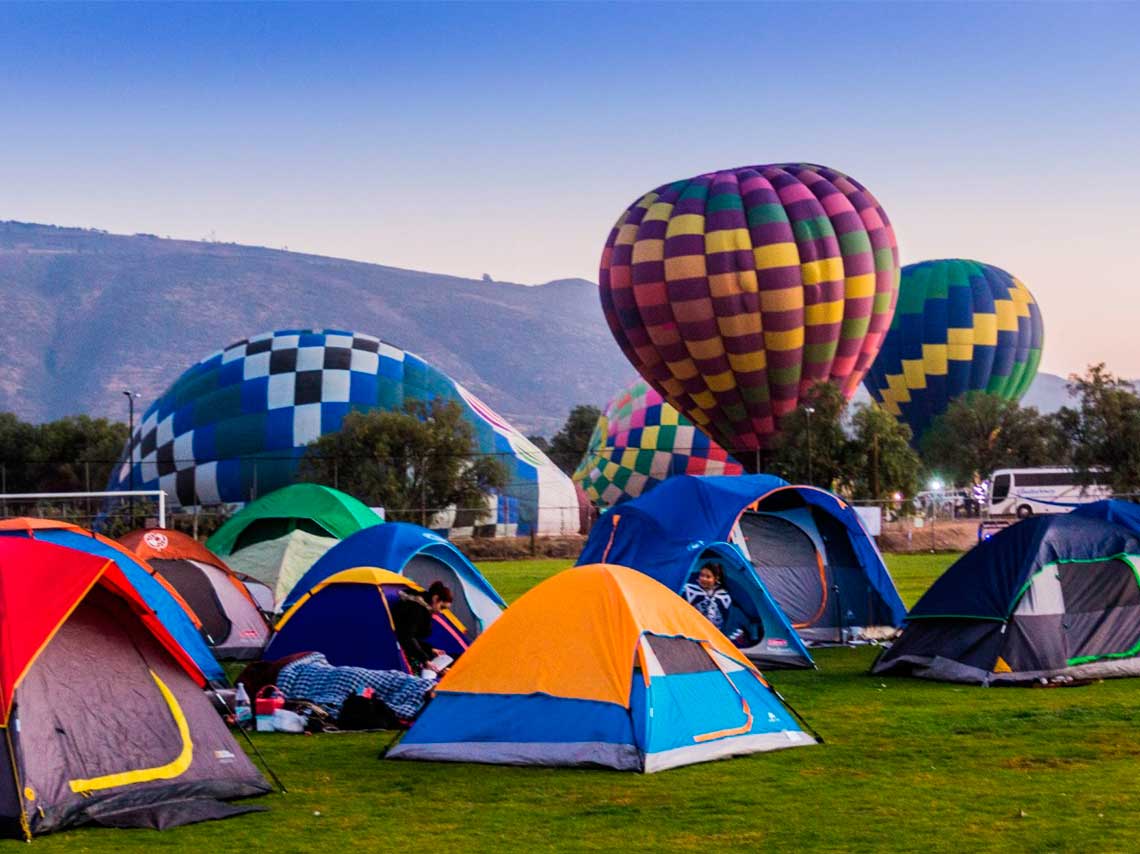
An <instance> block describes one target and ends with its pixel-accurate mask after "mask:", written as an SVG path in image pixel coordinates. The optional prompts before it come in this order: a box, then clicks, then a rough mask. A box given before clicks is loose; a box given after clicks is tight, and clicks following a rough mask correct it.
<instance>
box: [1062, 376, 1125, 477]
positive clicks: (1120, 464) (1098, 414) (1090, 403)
mask: <svg viewBox="0 0 1140 854" xmlns="http://www.w3.org/2000/svg"><path fill="white" fill-rule="evenodd" d="M1069 394H1070V395H1071V396H1073V397H1075V398H1077V399H1078V403H1077V406H1076V408H1070V407H1065V408H1064V409H1062V410H1061V411H1060V412H1059V413H1058V414H1057V419H1056V421H1057V423H1058V424H1059V425H1060V428H1061V429H1062V430H1063V431H1064V432H1065V434H1066V435H1067V437H1068V439H1069V443H1070V448H1071V451H1072V463H1073V465H1074V466H1075V467H1076V468H1077V470H1078V471H1079V472H1080V473H1081V476H1082V478H1081V479H1082V480H1083V481H1084V482H1085V483H1091V482H1092V481H1093V480H1094V479H1095V480H1097V481H1099V482H1101V483H1104V482H1106V480H1107V483H1108V485H1109V486H1111V487H1112V491H1113V492H1115V493H1118V494H1126V493H1132V492H1137V491H1140V396H1138V395H1137V393H1136V387H1135V386H1134V385H1133V384H1132V383H1130V382H1127V381H1126V380H1122V379H1120V378H1119V377H1116V376H1113V375H1112V374H1111V373H1110V372H1109V371H1108V369H1107V368H1106V367H1105V365H1104V363H1103V362H1101V363H1099V364H1095V365H1090V366H1089V369H1088V371H1087V372H1086V373H1085V375H1084V376H1078V375H1076V374H1072V375H1070V377H1069ZM1098 468H1103V469H1106V470H1107V476H1106V475H1104V474H1099V475H1096V474H1095V473H1094V469H1098Z"/></svg>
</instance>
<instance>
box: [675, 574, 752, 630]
mask: <svg viewBox="0 0 1140 854" xmlns="http://www.w3.org/2000/svg"><path fill="white" fill-rule="evenodd" d="M681 594H682V595H683V596H684V598H685V601H686V602H688V603H689V604H690V605H692V606H693V607H694V608H696V609H697V611H699V612H700V613H701V615H702V616H703V617H704V618H705V619H707V620H708V621H709V622H710V623H712V624H713V625H714V626H716V627H717V628H718V629H720V630H721V631H724V630H725V625H726V624H727V623H728V615H729V612H730V611H731V610H732V596H731V595H730V594H729V592H728V591H727V590H725V589H724V567H722V566H721V565H720V564H719V563H712V562H710V563H706V564H705V565H704V566H702V567H701V569H700V571H699V572H698V573H697V581H696V583H695V584H694V583H693V582H692V581H690V582H688V583H687V584H685V586H684V587H683V588H682V590H681ZM734 634H735V635H737V636H739V635H741V634H743V632H742V631H741V630H740V629H737V630H736V632H735V633H734ZM729 640H731V641H735V640H736V637H733V636H731V635H730V636H729Z"/></svg>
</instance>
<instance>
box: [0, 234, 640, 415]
mask: <svg viewBox="0 0 1140 854" xmlns="http://www.w3.org/2000/svg"><path fill="white" fill-rule="evenodd" d="M0 285H2V287H3V293H4V295H5V323H4V324H3V326H2V327H0V347H2V348H3V352H4V354H5V370H4V371H3V372H2V374H0V411H5V410H6V411H11V412H15V413H17V414H18V415H19V416H20V417H22V418H24V419H27V420H32V421H43V420H50V419H54V418H58V417H61V416H64V415H69V414H74V413H89V414H92V415H105V416H110V417H114V418H117V419H124V418H125V413H124V408H125V407H124V401H123V398H122V394H121V392H122V390H123V389H125V388H131V389H136V390H138V391H139V392H140V393H141V394H142V404H143V406H144V407H145V405H146V404H147V403H149V402H150V400H152V399H153V398H154V397H156V396H157V395H158V394H160V393H161V392H162V391H163V390H164V389H165V388H166V387H167V385H169V384H170V383H171V382H172V381H173V380H174V379H175V378H176V377H177V376H178V375H179V374H180V373H181V372H182V371H183V370H185V369H186V368H187V367H189V366H190V365H191V364H193V363H194V362H196V361H198V360H199V359H201V358H203V357H205V356H208V355H209V354H211V353H212V352H214V351H215V350H218V349H220V348H222V347H224V346H225V345H226V344H228V343H230V342H232V341H236V340H239V339H242V338H245V337H247V336H249V335H251V334H255V333H258V332H265V331H269V330H272V329H279V328H284V327H341V328H346V329H352V330H358V331H361V332H367V333H370V334H373V335H377V336H379V337H380V338H383V339H384V340H386V341H389V342H390V343H392V344H394V345H396V346H398V347H401V348H403V349H407V350H411V351H412V352H414V353H417V354H419V355H420V356H423V357H424V358H425V359H427V360H429V361H430V362H432V363H433V364H434V365H436V366H437V367H439V368H440V369H441V370H443V371H445V372H447V373H448V374H450V375H451V376H452V377H454V378H455V379H457V380H459V381H460V382H462V383H463V384H464V385H466V386H467V387H468V388H469V389H470V390H471V391H473V392H474V393H475V394H476V395H478V396H479V397H481V398H483V399H484V400H486V402H487V403H488V404H490V405H491V406H492V407H494V408H495V409H496V410H498V411H499V412H500V413H501V414H502V415H504V416H505V417H506V418H508V419H509V420H510V421H511V422H512V423H514V424H515V425H516V426H517V427H518V428H519V429H521V430H523V431H525V432H539V433H543V434H547V435H549V434H553V433H554V432H556V431H557V430H558V428H559V427H561V426H562V423H563V422H564V421H565V418H566V415H567V414H568V412H569V410H570V408H571V407H572V406H574V405H575V404H578V403H593V404H596V405H603V404H604V403H605V401H606V400H607V399H608V398H609V397H611V396H612V395H614V394H616V393H617V392H618V391H619V390H620V389H621V387H622V386H623V384H624V383H626V382H628V381H629V380H630V379H632V377H633V376H634V373H633V370H632V368H630V367H629V366H628V364H627V362H626V360H625V358H624V357H623V356H622V354H621V352H620V350H618V347H617V345H616V344H615V343H614V341H613V338H612V337H611V336H610V333H609V330H608V328H607V327H606V324H605V320H604V318H603V316H602V311H601V308H600V306H599V305H598V298H597V286H596V285H595V284H593V283H591V282H587V281H584V280H582V279H568V280H561V281H555V282H550V283H548V284H545V285H539V286H534V287H526V286H523V285H518V284H510V283H503V282H487V281H476V280H472V279H463V278H458V277H454V276H443V275H436V274H433V273H422V272H416V271H412V270H401V269H397V268H394V267H383V266H379V265H375V264H363V263H358V262H353V261H345V260H340V259H336V258H325V257H321V256H316V255H303V254H299V253H294V252H286V251H280V250H275V249H264V248H259V247H252V246H238V245H234V244H220V243H208V242H194V241H185V240H167V239H160V238H158V237H155V236H153V235H142V234H138V235H133V236H123V235H112V234H106V233H104V232H100V231H93V230H85V229H72V228H57V227H53V226H44V225H33V224H24V223H16V222H6V223H0Z"/></svg>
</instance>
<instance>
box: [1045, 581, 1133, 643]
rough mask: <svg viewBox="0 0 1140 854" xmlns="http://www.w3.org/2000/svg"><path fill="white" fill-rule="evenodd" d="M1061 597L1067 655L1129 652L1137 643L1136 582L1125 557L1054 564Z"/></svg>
mask: <svg viewBox="0 0 1140 854" xmlns="http://www.w3.org/2000/svg"><path fill="white" fill-rule="evenodd" d="M1057 578H1058V579H1059V580H1060V582H1061V592H1062V595H1063V596H1064V600H1065V616H1064V622H1063V626H1064V630H1065V640H1066V646H1067V648H1068V653H1069V657H1070V661H1072V660H1073V659H1090V658H1097V657H1102V656H1112V655H1125V654H1134V653H1135V651H1136V647H1137V645H1138V644H1140V584H1138V583H1137V576H1136V571H1135V570H1134V569H1133V568H1132V566H1131V564H1129V563H1128V562H1127V561H1126V560H1123V559H1121V558H1111V559H1109V560H1104V561H1097V562H1094V563H1066V564H1061V565H1060V566H1059V567H1058V568H1057Z"/></svg>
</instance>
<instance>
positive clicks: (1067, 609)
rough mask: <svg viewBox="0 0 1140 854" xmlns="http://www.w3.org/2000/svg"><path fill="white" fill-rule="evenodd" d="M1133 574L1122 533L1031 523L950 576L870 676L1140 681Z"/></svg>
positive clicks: (1137, 591)
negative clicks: (1121, 678) (1139, 677)
mask: <svg viewBox="0 0 1140 854" xmlns="http://www.w3.org/2000/svg"><path fill="white" fill-rule="evenodd" d="M1138 567H1140V537H1138V536H1137V534H1135V533H1134V532H1133V531H1131V530H1129V529H1128V528H1125V527H1123V526H1121V525H1118V524H1116V523H1114V522H1109V521H1106V520H1103V519H1096V518H1092V517H1088V516H1082V515H1077V514H1076V513H1070V514H1065V515H1049V516H1031V517H1029V518H1028V519H1024V520H1022V521H1020V522H1018V523H1017V524H1015V525H1011V526H1010V527H1008V528H1006V529H1004V530H1002V531H999V532H998V533H996V534H994V535H993V536H992V537H990V538H989V539H988V540H985V541H983V542H981V543H978V545H977V546H975V547H974V548H973V549H971V550H970V551H969V552H967V553H966V554H965V555H963V556H962V557H961V558H959V559H958V560H957V561H956V562H955V563H954V564H953V566H951V567H950V568H949V569H947V570H946V572H945V573H943V574H942V576H941V577H940V578H939V579H938V580H937V581H935V582H934V584H933V585H931V587H930V589H929V590H927V592H926V593H925V595H923V597H922V598H921V599H919V600H918V603H917V604H916V605H915V606H914V608H912V609H911V611H910V613H909V614H908V615H907V625H906V628H905V629H904V630H903V633H902V635H901V636H900V637H899V639H898V640H897V641H895V642H894V644H893V645H892V646H891V647H890V649H888V650H885V651H884V652H883V653H882V655H880V656H879V658H878V660H877V661H876V662H875V664H874V666H873V668H872V670H873V672H874V673H890V674H903V675H911V676H921V677H924V678H928V679H942V680H946V681H951V682H973V683H980V684H983V685H987V684H1025V683H1031V682H1034V681H1038V680H1040V679H1053V678H1056V677H1072V678H1102V677H1106V676H1136V675H1140V575H1138Z"/></svg>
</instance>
